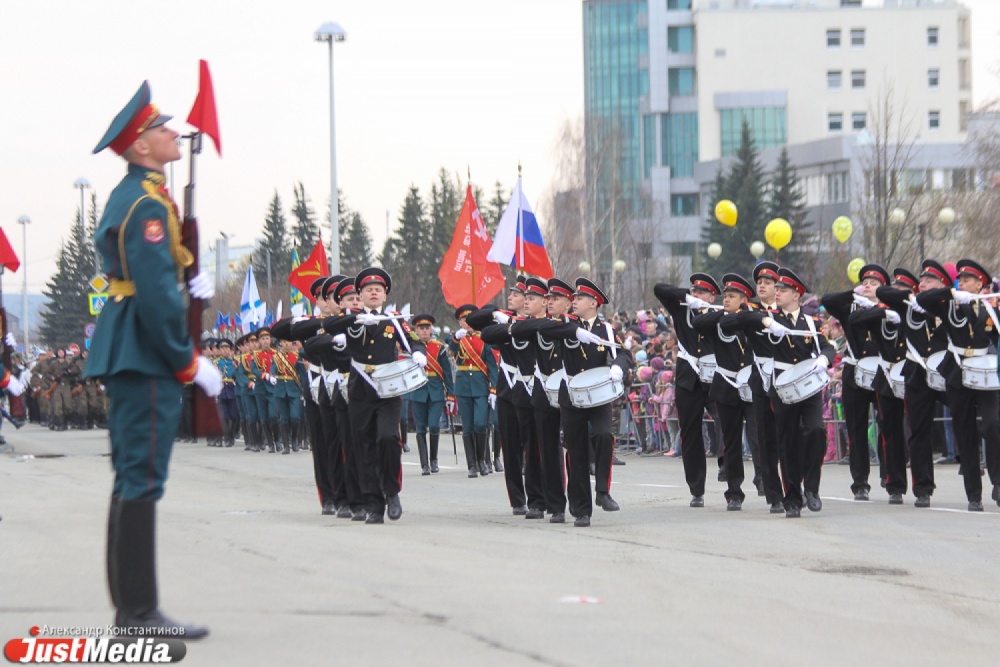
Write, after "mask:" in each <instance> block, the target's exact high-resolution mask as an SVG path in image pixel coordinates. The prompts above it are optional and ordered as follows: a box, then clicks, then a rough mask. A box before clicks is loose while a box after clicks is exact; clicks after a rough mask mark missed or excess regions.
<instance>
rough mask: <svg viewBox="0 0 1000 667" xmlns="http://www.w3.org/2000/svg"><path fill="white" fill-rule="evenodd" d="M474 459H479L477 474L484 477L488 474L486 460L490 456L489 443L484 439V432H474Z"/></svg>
mask: <svg viewBox="0 0 1000 667" xmlns="http://www.w3.org/2000/svg"><path fill="white" fill-rule="evenodd" d="M475 438H476V459H477V460H478V461H479V474H480V475H482V476H483V477H486V476H487V475H489V474H490V467H489V466H488V465H486V460H487V459H488V458H489V457H490V443H489V442H487V441H486V434H485V433H476V434H475Z"/></svg>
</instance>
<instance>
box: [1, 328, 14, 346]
mask: <svg viewBox="0 0 1000 667" xmlns="http://www.w3.org/2000/svg"><path fill="white" fill-rule="evenodd" d="M3 339H4V340H5V341H6V342H7V344H8V345H10V346H11V347H17V339H16V338H14V334H12V333H11V332H9V331H8V332H7V335H6V336H4V338H3Z"/></svg>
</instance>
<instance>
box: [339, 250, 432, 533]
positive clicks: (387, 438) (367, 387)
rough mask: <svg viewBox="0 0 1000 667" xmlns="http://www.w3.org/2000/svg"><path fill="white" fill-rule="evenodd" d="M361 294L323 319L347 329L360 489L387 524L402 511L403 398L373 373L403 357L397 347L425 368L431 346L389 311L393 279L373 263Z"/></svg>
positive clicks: (362, 277) (371, 514) (372, 517)
mask: <svg viewBox="0 0 1000 667" xmlns="http://www.w3.org/2000/svg"><path fill="white" fill-rule="evenodd" d="M354 285H355V289H357V291H358V292H359V293H360V295H361V301H362V305H363V308H362V309H361V311H360V312H351V313H349V314H347V313H345V314H343V315H341V316H339V317H336V316H335V317H330V318H327V319H326V320H324V321H323V328H324V329H325V330H326V331H327V333H331V334H333V335H334V336H336V334H339V333H346V344H347V350H348V351H349V352H350V354H351V375H350V381H349V384H348V390H347V401H348V413H349V414H350V420H351V428H352V429H353V431H354V434H355V438H354V440H355V442H356V443H357V444H358V446H359V450H360V451H359V453H360V471H361V480H360V482H361V494H362V498H363V500H364V505H365V509H366V510H367V512H368V518H367V519H366V520H365V521H366V523H373V524H376V523H383V522H384V515H385V514H388V515H389V519H390V520H393V521H395V520H397V519H399V518H400V517H401V516H402V515H403V505H402V503H401V502H400V499H399V492H400V490H401V489H402V484H403V472H402V467H401V464H400V457H401V449H400V445H401V443H400V439H399V414H400V410H401V409H402V399H400V398H399V397H398V396H396V397H390V398H382V397H381V396H380V395H379V393H378V390H377V389H376V385H375V381H374V380H373V379H372V374H373V373H374V372H375V371H377V370H378V369H379V368H380V367H383V366H385V365H386V364H390V363H393V362H394V361H396V360H397V358H398V352H397V347H398V348H399V349H401V350H403V351H404V352H409V353H410V354H411V356H412V358H413V361H414V362H416V363H417V364H418V365H420V366H421V367H423V366H426V365H427V355H426V348H425V347H424V345H423V343H421V342H419V341H418V340H416V338H415V337H414V336H412V335H411V334H412V331H411V329H410V324H409V322H407V321H406V320H405V319H403V318H402V317H401V316H400V315H398V314H395V313H386V312H384V305H385V300H386V296H387V295H388V294H389V292H390V290H391V289H392V279H391V278H390V277H389V274H388V273H386V272H385V271H383V270H382V269H379V268H376V267H370V268H367V269H365V270H363V271H362V272H361V273H359V274H358V275H357V277H356V278H355V280H354Z"/></svg>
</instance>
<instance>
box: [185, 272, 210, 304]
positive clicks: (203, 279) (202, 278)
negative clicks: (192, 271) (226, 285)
mask: <svg viewBox="0 0 1000 667" xmlns="http://www.w3.org/2000/svg"><path fill="white" fill-rule="evenodd" d="M188 292H190V294H191V296H192V297H194V298H195V299H211V298H212V297H213V296H215V284H214V283H213V282H212V279H211V278H209V277H208V274H206V273H199V274H198V275H196V276H195V277H194V278H192V279H191V280H189V281H188Z"/></svg>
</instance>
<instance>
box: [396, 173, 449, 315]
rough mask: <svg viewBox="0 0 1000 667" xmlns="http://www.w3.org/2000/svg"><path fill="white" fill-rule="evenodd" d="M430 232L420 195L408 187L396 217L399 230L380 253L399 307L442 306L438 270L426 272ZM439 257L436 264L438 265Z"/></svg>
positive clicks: (425, 308) (413, 187) (430, 308)
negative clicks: (391, 278)
mask: <svg viewBox="0 0 1000 667" xmlns="http://www.w3.org/2000/svg"><path fill="white" fill-rule="evenodd" d="M431 246H432V232H431V227H430V222H429V220H428V217H427V210H426V206H425V205H424V202H423V199H422V198H421V197H420V191H419V190H418V189H417V187H416V186H415V185H411V186H410V189H409V192H407V194H406V199H405V200H404V201H403V206H402V208H401V210H400V213H399V226H398V227H397V228H396V231H395V232H394V233H393V235H392V236H391V237H390V238H389V239H388V240H387V241H386V244H385V247H384V248H383V250H382V257H381V262H382V266H383V267H384V268H385V270H386V271H388V272H389V275H391V276H393V278H394V280H393V288H392V296H391V297H390V301H393V302H395V303H396V304H397V305H398V306H399V307H402V306H403V304H404V303H410V304H411V306H412V307H413V308H414V309H420V310H432V305H433V304H434V303H436V302H438V301H441V302H443V300H442V297H441V290H440V284H439V282H438V278H437V266H435V268H434V270H433V271H431V272H428V271H427V266H428V265H429V262H430V260H429V259H428V257H429V255H432V254H433V253H432V249H431ZM440 261H441V260H440V257H437V262H438V264H440Z"/></svg>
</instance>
